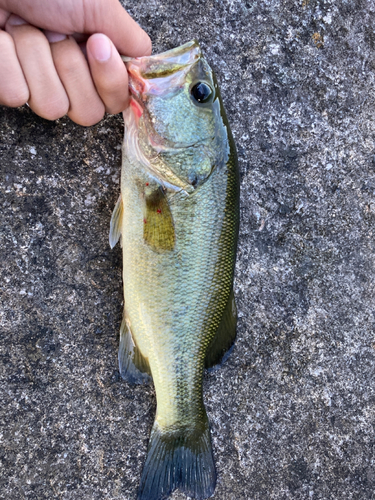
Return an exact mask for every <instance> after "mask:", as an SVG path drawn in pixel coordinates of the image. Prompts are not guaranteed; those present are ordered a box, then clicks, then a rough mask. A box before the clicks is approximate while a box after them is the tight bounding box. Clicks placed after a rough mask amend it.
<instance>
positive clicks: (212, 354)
mask: <svg viewBox="0 0 375 500" xmlns="http://www.w3.org/2000/svg"><path fill="white" fill-rule="evenodd" d="M236 325H237V308H236V302H235V300H234V293H233V289H232V291H231V292H230V295H229V299H228V302H227V305H226V307H225V309H224V313H223V317H222V319H221V322H220V325H219V328H218V329H217V332H216V335H215V337H214V338H213V339H212V341H211V344H210V345H209V347H208V349H207V354H206V360H205V367H206V368H212V367H213V366H215V365H217V364H219V363H221V361H222V360H223V357H224V355H225V353H226V352H227V351H228V350H229V349H230V348H231V346H232V345H233V342H234V339H235V338H236Z"/></svg>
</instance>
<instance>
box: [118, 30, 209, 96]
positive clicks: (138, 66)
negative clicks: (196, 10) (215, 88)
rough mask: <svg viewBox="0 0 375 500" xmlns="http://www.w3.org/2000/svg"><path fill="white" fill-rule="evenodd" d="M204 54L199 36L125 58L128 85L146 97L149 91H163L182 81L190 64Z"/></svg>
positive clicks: (137, 94) (132, 91)
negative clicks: (151, 53)
mask: <svg viewBox="0 0 375 500" xmlns="http://www.w3.org/2000/svg"><path fill="white" fill-rule="evenodd" d="M201 57H202V51H201V48H200V46H199V43H198V42H197V41H196V40H192V41H191V42H188V43H186V44H185V45H182V46H181V47H177V48H175V49H172V50H168V51H166V52H163V53H162V54H157V55H154V56H145V57H137V58H135V59H131V60H130V61H128V62H126V69H127V71H128V75H129V88H130V92H131V93H132V94H133V95H136V96H138V97H139V98H140V99H143V98H144V97H145V96H147V95H163V94H165V93H169V92H170V90H171V88H176V87H177V88H178V87H179V86H181V85H182V84H183V81H184V79H185V77H186V74H187V73H188V71H189V70H190V68H191V66H192V65H193V64H195V63H196V62H197V61H198V60H199V59H200V58H201Z"/></svg>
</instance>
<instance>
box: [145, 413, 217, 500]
mask: <svg viewBox="0 0 375 500" xmlns="http://www.w3.org/2000/svg"><path fill="white" fill-rule="evenodd" d="M215 485H216V471H215V463H214V459H213V455H212V447H211V439H210V429H209V426H208V420H207V417H206V419H205V422H201V423H200V424H199V425H198V426H197V427H196V428H194V429H187V428H186V427H184V428H178V429H173V430H171V431H168V432H165V431H164V432H162V430H161V429H160V427H159V426H158V424H157V423H156V422H155V424H154V427H153V429H152V431H151V437H150V442H149V446H148V455H147V459H146V463H145V466H144V468H143V472H142V477H141V483H140V486H139V492H138V500H162V499H164V498H166V497H167V496H168V495H169V494H170V493H171V492H172V491H173V490H175V489H176V488H179V489H180V490H181V491H183V492H184V493H186V494H187V495H189V496H191V497H193V498H196V499H203V498H208V497H210V496H211V495H212V494H213V492H214V490H215Z"/></svg>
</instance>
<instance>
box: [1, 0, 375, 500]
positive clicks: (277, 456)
mask: <svg viewBox="0 0 375 500" xmlns="http://www.w3.org/2000/svg"><path fill="white" fill-rule="evenodd" d="M129 7H130V12H131V14H132V15H133V16H134V17H135V19H136V20H137V21H138V22H139V23H140V24H141V25H142V26H143V27H144V28H146V29H147V30H148V31H149V33H150V35H151V38H152V40H153V42H154V51H155V52H158V51H162V50H165V49H169V48H172V47H175V46H177V45H179V44H181V43H184V42H186V41H188V40H190V39H192V38H197V39H199V40H200V42H201V44H202V47H203V49H204V51H205V54H206V56H207V58H208V60H209V61H210V62H211V64H212V66H213V67H214V68H215V70H216V72H217V76H218V79H219V81H220V82H221V89H222V95H223V98H224V101H225V105H226V108H227V111H228V115H229V117H230V121H231V124H232V130H233V133H234V136H235V139H236V142H237V145H238V151H239V159H240V168H241V187H242V192H241V206H242V208H241V230H240V240H239V250H238V262H237V268H236V279H235V291H236V295H237V303H238V308H239V314H240V319H239V326H238V340H237V343H236V345H235V347H234V350H233V352H232V354H231V356H230V358H229V359H228V360H227V362H226V363H225V364H224V365H223V366H222V367H221V368H220V369H218V370H216V371H213V372H211V373H209V374H207V376H206V377H205V384H204V385H205V402H206V405H207V409H208V413H209V418H210V421H211V428H212V438H213V446H214V454H215V458H216V464H217V470H218V484H217V488H216V491H215V494H214V497H213V498H215V499H217V500H242V499H262V500H263V499H272V500H276V499H277V500H281V499H293V500H299V499H314V500H315V499H340V500H341V499H348V500H349V499H373V498H375V494H374V490H375V462H374V443H375V434H374V421H375V415H374V413H375V412H374V403H375V390H374V361H375V350H374V349H375V339H374V327H375V298H374V277H375V268H374V263H375V234H374V232H375V156H374V155H375V151H374V142H375V124H374V117H375V92H374V80H375V74H374V70H375V2H374V1H372V0H368V1H364V0H340V1H336V2H334V1H331V0H310V1H309V0H298V1H297V0H283V1H281V0H267V1H266V0H262V1H261V0H258V1H248V0H241V1H239V0H224V1H220V2H219V1H213V0H212V1H206V2H204V1H198V0H190V1H182V2H172V1H171V0H151V1H146V0H141V1H139V2H136V3H132V4H130V2H129ZM121 138H122V122H121V117H119V116H115V117H107V118H105V119H104V120H103V121H102V122H101V123H99V124H98V125H96V126H94V127H92V128H89V129H85V128H82V127H79V126H76V125H74V124H73V123H71V122H70V121H69V120H68V119H61V120H58V121H57V122H53V123H51V122H47V121H45V120H43V119H41V118H38V117H36V116H35V115H34V114H33V113H32V112H31V111H30V110H29V109H27V108H22V109H18V110H11V109H6V108H1V113H0V172H1V174H0V193H1V194H0V206H1V212H0V221H1V225H0V231H1V232H0V258H1V267H0V276H1V280H0V283H1V285H0V298H1V309H0V325H1V337H0V356H1V365H0V370H1V371H0V395H1V406H0V464H1V467H0V497H1V498H4V499H5V498H6V499H10V500H13V499H22V498H25V499H30V500H31V499H36V500H41V499H61V500H73V499H74V500H75V499H77V500H89V499H90V500H91V499H107V500H115V499H116V500H120V499H121V500H125V499H129V500H130V499H134V498H135V497H136V491H137V486H138V481H139V477H140V473H141V470H142V466H143V463H144V460H145V455H146V447H147V440H148V435H149V432H150V429H151V425H152V421H153V416H154V412H155V395H154V391H153V388H152V387H151V386H150V387H147V386H146V387H131V386H129V385H127V383H125V382H124V381H122V380H120V378H119V374H118V370H117V347H118V330H119V326H120V321H121V314H122V283H121V260H122V258H121V251H120V248H115V249H114V250H113V251H111V250H110V248H109V245H108V227H109V220H110V216H111V210H112V208H113V206H114V204H115V202H116V199H117V196H118V193H119V173H120V144H121ZM173 498H174V499H180V500H182V499H183V498H185V497H184V495H182V494H181V493H179V492H175V493H174V495H173Z"/></svg>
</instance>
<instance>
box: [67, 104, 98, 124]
mask: <svg viewBox="0 0 375 500" xmlns="http://www.w3.org/2000/svg"><path fill="white" fill-rule="evenodd" d="M68 116H69V118H70V119H71V120H72V121H74V122H75V123H78V125H82V126H83V127H91V126H92V125H95V124H96V123H99V122H100V120H101V119H102V118H103V117H104V106H102V107H98V108H97V109H95V110H91V112H89V113H79V114H78V113H74V112H69V113H68Z"/></svg>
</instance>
